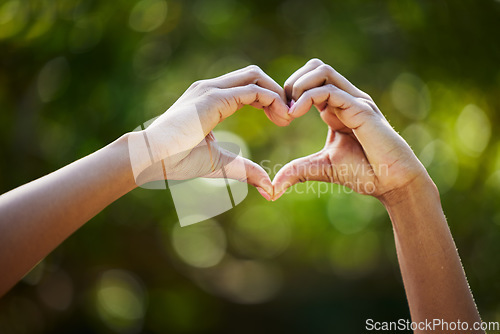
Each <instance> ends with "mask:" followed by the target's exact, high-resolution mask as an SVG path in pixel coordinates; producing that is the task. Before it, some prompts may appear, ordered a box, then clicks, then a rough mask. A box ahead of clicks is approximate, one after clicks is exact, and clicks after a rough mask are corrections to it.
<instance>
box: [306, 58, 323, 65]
mask: <svg viewBox="0 0 500 334" xmlns="http://www.w3.org/2000/svg"><path fill="white" fill-rule="evenodd" d="M323 64H324V63H323V62H322V61H321V60H320V59H319V58H312V59H311V60H309V61H308V62H307V65H312V66H321V65H323Z"/></svg>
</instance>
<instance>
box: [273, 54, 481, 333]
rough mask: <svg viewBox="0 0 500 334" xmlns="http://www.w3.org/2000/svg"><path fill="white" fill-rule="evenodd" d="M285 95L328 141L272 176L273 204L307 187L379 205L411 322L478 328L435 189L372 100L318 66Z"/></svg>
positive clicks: (289, 84) (294, 111)
mask: <svg viewBox="0 0 500 334" xmlns="http://www.w3.org/2000/svg"><path fill="white" fill-rule="evenodd" d="M284 88H285V92H286V95H287V98H288V99H289V100H292V101H293V100H295V101H296V102H295V104H294V105H293V106H292V107H291V108H290V115H291V116H292V117H294V118H296V117H300V116H302V115H304V114H305V113H307V112H308V111H309V109H310V108H311V107H312V106H315V107H316V108H317V109H318V110H319V112H320V114H321V118H322V119H323V121H324V122H325V123H326V124H327V125H328V134H327V140H326V144H325V146H324V148H323V149H322V150H321V151H319V152H317V153H314V154H312V155H310V156H307V157H302V158H299V159H297V160H294V161H291V162H290V163H288V164H287V165H285V166H284V167H283V168H282V169H281V170H280V171H279V172H278V173H277V175H276V177H275V178H274V180H273V185H274V191H275V195H274V196H273V200H276V199H278V198H279V197H280V196H281V195H282V194H283V193H284V191H286V189H287V188H288V187H290V186H292V185H294V184H296V183H298V182H304V181H311V180H314V181H324V182H334V183H338V184H341V185H346V186H348V187H350V188H352V189H353V190H355V191H357V192H358V193H361V194H366V195H371V196H374V197H376V198H378V199H379V200H380V201H381V202H382V204H383V205H384V206H385V208H386V209H387V211H388V213H389V216H390V218H391V221H392V226H393V231H394V239H395V243H396V251H397V255H398V261H399V265H400V268H401V273H402V276H403V282H404V286H405V291H406V296H407V299H408V303H409V306H410V313H411V317H412V321H414V322H425V321H426V320H428V321H431V322H432V321H433V319H442V320H444V321H447V322H457V321H458V320H460V321H461V322H467V323H468V324H469V328H473V327H472V326H473V323H474V322H479V321H481V320H480V317H479V313H478V311H477V308H476V305H475V303H474V299H473V297H472V293H471V291H470V289H469V286H468V284H467V279H466V277H465V273H464V270H463V267H462V264H461V261H460V257H459V255H458V252H457V248H456V246H455V243H454V241H453V238H452V235H451V233H450V229H449V227H448V224H447V222H446V218H445V216H444V213H443V210H442V208H441V202H440V197H439V192H438V189H437V188H436V186H435V184H434V183H433V181H432V180H431V178H430V177H429V175H428V173H427V171H426V170H425V168H424V167H423V165H422V164H421V163H420V161H419V160H418V159H417V157H416V156H415V154H414V153H413V151H412V150H411V148H410V147H409V146H408V144H407V143H406V142H405V141H404V139H403V138H402V137H401V136H399V134H398V133H397V132H396V131H395V130H394V129H393V128H392V127H391V126H390V125H389V123H388V122H387V120H386V119H385V117H384V116H383V115H382V113H381V112H380V110H379V109H378V107H377V106H376V105H375V103H374V102H373V100H372V99H371V97H370V96H369V95H368V94H366V93H364V92H362V91H361V90H359V89H358V88H356V87H355V86H354V85H352V84H351V83H350V82H349V81H348V80H347V79H345V78H344V77H343V76H342V75H340V74H339V73H338V72H337V71H335V70H334V69H333V68H332V67H331V66H329V65H326V64H324V63H323V62H322V61H321V60H318V59H312V60H310V61H309V62H308V63H307V64H306V65H304V67H302V68H301V69H299V70H297V71H296V72H295V73H294V74H293V75H292V76H290V78H289V79H288V80H287V81H286V83H285V87H284ZM415 332H416V333H428V331H426V330H425V329H423V330H416V331H415ZM436 332H442V331H440V330H436ZM453 332H454V333H484V331H481V330H478V331H472V330H467V331H453Z"/></svg>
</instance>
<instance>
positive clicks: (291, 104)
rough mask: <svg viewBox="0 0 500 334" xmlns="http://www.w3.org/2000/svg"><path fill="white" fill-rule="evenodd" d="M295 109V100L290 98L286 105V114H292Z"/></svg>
mask: <svg viewBox="0 0 500 334" xmlns="http://www.w3.org/2000/svg"><path fill="white" fill-rule="evenodd" d="M294 111H295V100H294V99H291V100H290V104H289V105H288V115H292V114H293V112H294Z"/></svg>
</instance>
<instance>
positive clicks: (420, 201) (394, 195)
mask: <svg viewBox="0 0 500 334" xmlns="http://www.w3.org/2000/svg"><path fill="white" fill-rule="evenodd" d="M378 199H379V200H380V202H382V204H383V205H384V206H385V208H386V209H387V210H388V211H392V210H395V209H398V208H403V209H406V208H408V206H422V205H425V203H426V202H427V201H433V202H434V203H439V205H440V202H441V201H440V197H439V190H438V188H437V187H436V184H435V183H434V181H432V179H431V177H430V176H429V175H428V174H427V173H425V174H422V175H420V176H418V177H415V178H414V179H413V180H412V181H411V182H409V183H408V184H406V185H405V186H403V187H399V188H397V189H393V190H390V191H388V192H386V193H384V194H383V195H381V196H380V197H378Z"/></svg>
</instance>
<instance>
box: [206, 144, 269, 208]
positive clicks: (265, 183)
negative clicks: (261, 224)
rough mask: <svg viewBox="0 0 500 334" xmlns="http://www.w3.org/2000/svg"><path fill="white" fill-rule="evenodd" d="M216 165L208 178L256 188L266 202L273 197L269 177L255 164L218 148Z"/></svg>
mask: <svg viewBox="0 0 500 334" xmlns="http://www.w3.org/2000/svg"><path fill="white" fill-rule="evenodd" d="M217 165H218V168H217V170H216V171H215V172H214V173H211V174H210V175H208V177H214V178H228V179H233V180H238V181H241V182H246V183H248V184H250V185H252V186H254V187H256V188H257V190H258V191H259V193H260V194H261V195H262V196H263V197H264V198H265V199H266V200H268V201H269V200H271V198H272V196H273V195H274V194H273V185H272V183H271V179H270V178H269V175H268V174H267V173H266V171H265V170H264V169H263V168H262V167H261V166H259V165H258V164H256V163H255V162H253V161H251V160H249V159H247V158H244V157H242V156H240V155H237V154H235V153H233V152H231V151H229V150H226V149H223V148H220V149H219V163H218V164H217Z"/></svg>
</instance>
